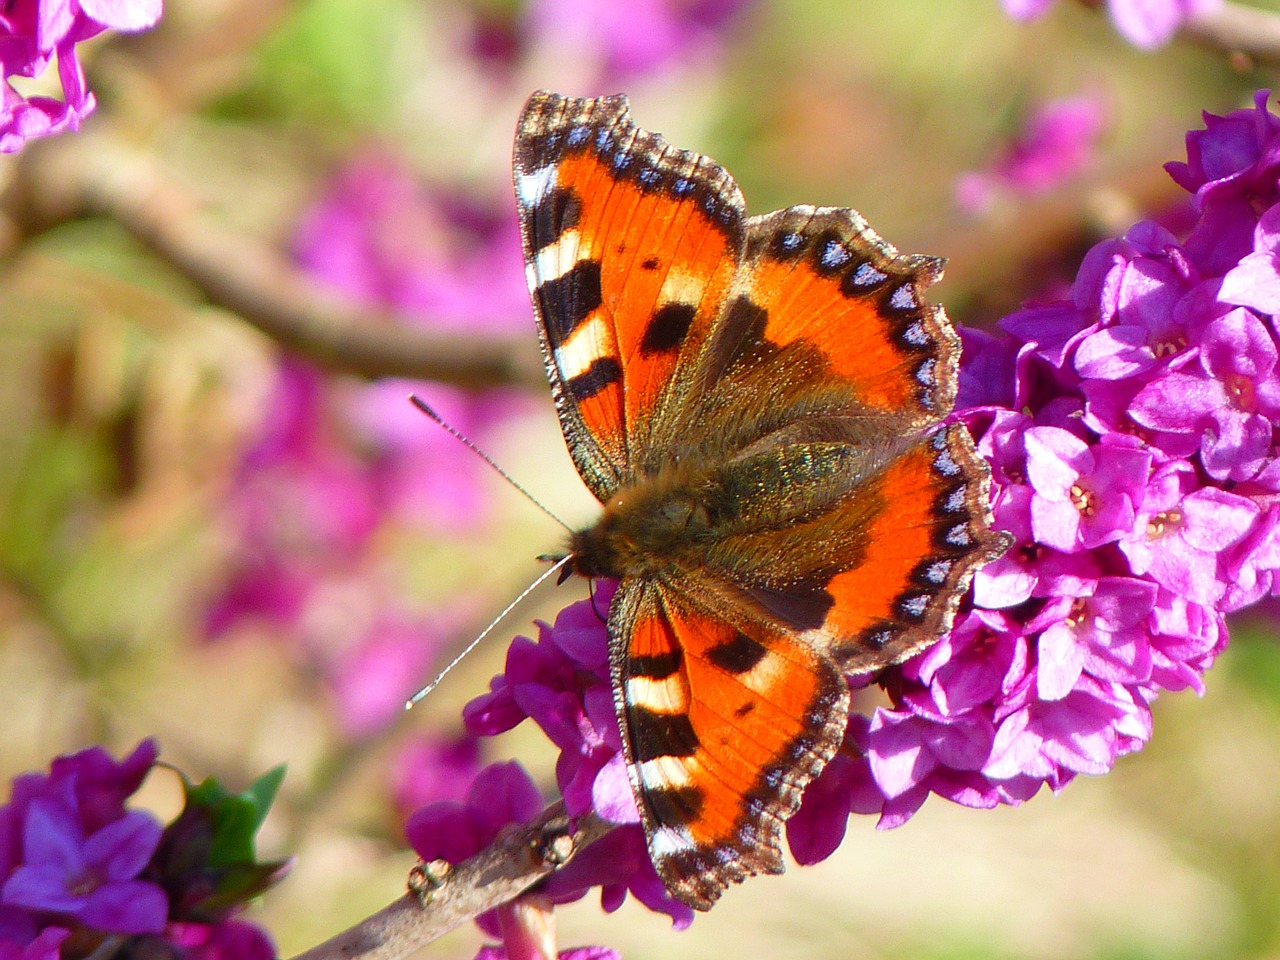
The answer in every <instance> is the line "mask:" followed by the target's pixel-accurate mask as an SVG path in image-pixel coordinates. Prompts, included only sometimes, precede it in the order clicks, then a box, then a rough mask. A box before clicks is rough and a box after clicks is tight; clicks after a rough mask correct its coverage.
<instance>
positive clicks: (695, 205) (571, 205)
mask: <svg viewBox="0 0 1280 960" xmlns="http://www.w3.org/2000/svg"><path fill="white" fill-rule="evenodd" d="M514 170H515V182H516V195H517V200H518V203H519V206H520V212H521V217H520V221H521V231H522V235H523V238H524V249H525V262H526V264H527V271H528V279H529V288H530V290H531V291H532V292H533V299H534V305H535V307H536V309H537V313H538V319H539V324H538V330H539V333H540V336H541V340H542V348H543V354H544V357H545V359H546V362H547V372H548V376H549V377H550V379H551V383H552V391H553V394H554V396H555V401H556V407H557V410H558V411H559V414H560V422H561V426H562V427H563V429H564V434H565V438H566V440H567V441H568V443H569V449H570V453H571V455H572V456H573V458H574V463H575V464H576V465H577V467H578V472H579V473H580V474H581V475H582V478H583V480H584V481H585V482H586V483H587V486H588V487H590V488H591V491H592V493H594V494H595V495H596V497H597V498H598V499H600V500H607V499H608V498H609V496H610V495H612V493H613V492H614V491H615V490H616V489H617V487H618V485H619V483H620V482H622V481H623V480H624V479H627V478H628V477H629V476H631V474H632V473H633V465H632V458H633V453H632V451H633V450H634V449H636V448H644V447H648V446H649V445H650V442H649V440H648V436H649V430H650V427H651V419H652V415H653V413H654V410H655V409H656V407H657V405H658V400H659V396H660V394H662V392H663V391H664V389H665V388H666V387H667V385H668V384H670V383H671V382H672V381H673V377H674V372H675V368H676V366H677V364H679V363H680V361H681V357H682V356H683V357H686V358H687V357H689V356H691V355H693V354H695V353H696V352H697V351H698V350H699V349H700V347H701V345H702V344H703V342H704V340H705V338H706V336H707V333H708V331H709V330H710V329H711V326H712V324H713V323H714V322H715V320H716V318H717V317H718V316H719V313H720V308H721V304H722V303H723V300H724V296H725V293H726V292H727V290H728V286H729V283H730V282H731V281H732V279H733V276H734V273H735V269H736V265H737V261H738V258H739V257H740V255H741V250H742V246H743V243H744V242H745V233H744V229H743V223H744V212H743V211H744V205H743V202H742V196H741V194H740V192H739V191H738V188H737V185H736V184H734V182H733V179H732V178H731V177H730V176H729V175H728V173H726V172H725V171H724V170H723V169H722V168H720V167H718V166H716V165H715V164H714V163H712V162H711V161H710V160H707V159H706V158H705V157H700V156H698V155H697V154H694V153H689V152H686V151H683V150H676V149H674V148H673V147H671V146H670V145H668V144H666V143H665V142H664V141H663V140H662V139H661V138H660V137H658V136H656V135H655V134H651V133H648V132H647V131H644V130H640V129H638V128H637V127H635V126H634V125H633V124H632V123H631V122H630V120H629V119H628V117H627V101H626V98H625V97H606V98H601V99H597V100H575V99H570V98H565V97H560V96H556V95H555V94H545V93H539V94H535V95H534V96H533V97H532V98H531V99H530V100H529V103H528V104H527V105H526V107H525V110H524V114H523V115H522V116H521V118H520V122H519V125H518V127H517V132H516V143H515V157H514Z"/></svg>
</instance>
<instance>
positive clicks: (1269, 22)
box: [1182, 2, 1280, 65]
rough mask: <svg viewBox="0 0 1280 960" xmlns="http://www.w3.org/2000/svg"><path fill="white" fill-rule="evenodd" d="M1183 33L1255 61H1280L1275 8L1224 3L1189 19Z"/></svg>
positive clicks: (1279, 27)
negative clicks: (1268, 8)
mask: <svg viewBox="0 0 1280 960" xmlns="http://www.w3.org/2000/svg"><path fill="white" fill-rule="evenodd" d="M1182 36H1184V37H1185V38H1186V39H1188V40H1191V41H1193V42H1195V43H1198V44H1201V45H1202V46H1206V47H1210V48H1211V49H1214V50H1221V51H1222V52H1223V53H1227V54H1232V55H1241V54H1243V55H1244V56H1246V57H1248V58H1249V59H1250V60H1251V61H1252V63H1253V64H1258V63H1265V64H1270V65H1276V64H1280V14H1277V13H1276V12H1275V11H1272V10H1259V9H1258V8H1256V7H1246V6H1243V5H1242V4H1239V3H1231V2H1227V3H1223V4H1222V6H1221V7H1219V8H1218V9H1217V10H1214V11H1213V12H1211V13H1202V14H1197V15H1195V16H1193V17H1191V18H1190V19H1189V20H1187V22H1186V23H1184V24H1183V26H1182Z"/></svg>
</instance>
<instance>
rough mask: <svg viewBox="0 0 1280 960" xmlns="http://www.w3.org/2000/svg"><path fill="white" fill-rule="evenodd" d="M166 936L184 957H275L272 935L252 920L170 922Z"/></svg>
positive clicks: (254, 959)
mask: <svg viewBox="0 0 1280 960" xmlns="http://www.w3.org/2000/svg"><path fill="white" fill-rule="evenodd" d="M165 939H166V940H167V941H168V942H169V943H172V944H175V945H176V946H178V947H180V948H182V951H183V954H182V956H183V958H184V960H275V957H276V948H275V944H273V943H272V942H271V938H270V937H268V936H267V935H266V934H265V933H263V932H262V930H260V929H259V928H258V927H255V926H254V925H253V924H251V923H244V922H242V921H240V920H224V921H223V922H222V923H171V924H170V925H169V927H168V928H167V929H166V930H165Z"/></svg>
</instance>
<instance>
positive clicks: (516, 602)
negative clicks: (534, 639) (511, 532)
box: [404, 554, 573, 710]
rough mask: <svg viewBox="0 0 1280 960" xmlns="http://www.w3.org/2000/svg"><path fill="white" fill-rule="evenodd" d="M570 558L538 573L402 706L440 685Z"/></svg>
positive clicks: (417, 699)
mask: <svg viewBox="0 0 1280 960" xmlns="http://www.w3.org/2000/svg"><path fill="white" fill-rule="evenodd" d="M572 559H573V554H569V555H568V556H565V557H561V558H560V559H559V560H557V561H556V563H555V565H554V566H552V568H551V569H550V570H547V571H545V572H544V573H542V574H539V576H538V579H536V580H534V581H533V583H531V584H529V585H528V586H527V587H525V588H524V590H522V591H521V592H520V596H518V597H516V598H515V599H514V600H512V601H511V602H510V603H509V604H507V606H506V609H505V610H503V611H502V612H501V613H500V614H498V615H497V616H496V617H494V618H493V622H492V623H490V624H489V625H488V626H487V627H485V628H484V629H483V630H481V631H480V634H479V636H477V637H476V638H475V639H474V640H472V641H471V642H470V643H468V644H467V646H466V649H464V650H463V651H462V652H461V653H460V654H458V655H457V656H456V657H454V658H453V659H452V660H451V661H450V662H449V665H448V666H447V667H445V668H444V669H443V670H441V671H440V673H439V675H438V676H437V677H436V678H435V679H434V680H432V681H431V682H430V683H428V684H427V685H426V686H425V687H423V688H422V689H421V690H419V691H418V692H417V693H415V694H414V695H413V696H412V697H410V698H409V699H408V700H406V701H405V702H404V708H405V709H406V710H408V709H409V708H410V707H412V706H413V705H414V704H415V703H417V702H418V701H419V700H421V699H422V698H423V697H425V696H426V695H427V694H428V693H430V692H431V691H432V690H434V689H435V688H436V687H438V686H439V685H440V681H441V680H443V679H444V678H445V676H446V675H447V674H448V673H449V671H450V670H452V669H453V668H454V667H456V666H457V665H458V664H459V663H461V662H462V660H463V658H464V657H466V655H467V654H469V653H470V652H471V651H472V650H474V649H475V648H476V647H477V646H479V644H480V641H481V640H483V639H484V638H485V637H487V636H488V635H489V634H491V633H492V632H493V630H494V628H495V627H496V626H497V625H498V624H500V623H501V622H502V621H503V620H504V619H505V618H506V616H507V614H509V613H510V612H511V611H512V610H514V609H515V608H516V607H517V606H518V605H519V603H520V601H521V600H523V599H524V598H525V597H527V596H528V595H529V594H531V593H533V591H534V590H537V589H538V587H540V586H541V585H542V583H543V581H545V580H546V579H547V578H548V577H550V576H551V575H552V574H553V573H555V572H556V571H557V570H559V569H560V568H561V567H563V566H564V565H565V564H566V563H568V562H569V561H570V560H572Z"/></svg>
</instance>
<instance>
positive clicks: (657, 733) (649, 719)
mask: <svg viewBox="0 0 1280 960" xmlns="http://www.w3.org/2000/svg"><path fill="white" fill-rule="evenodd" d="M627 713H628V717H629V719H630V721H631V746H632V756H633V758H634V759H635V762H636V763H644V762H645V761H647V760H656V759H657V758H658V757H691V756H693V755H694V754H695V753H697V751H698V734H697V733H696V732H695V731H694V729H693V724H692V723H690V722H689V715H688V714H687V713H656V712H654V711H653V710H649V709H647V708H645V707H642V706H639V705H638V704H631V705H629V706H628V708H627Z"/></svg>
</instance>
